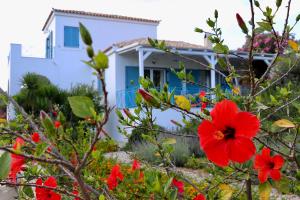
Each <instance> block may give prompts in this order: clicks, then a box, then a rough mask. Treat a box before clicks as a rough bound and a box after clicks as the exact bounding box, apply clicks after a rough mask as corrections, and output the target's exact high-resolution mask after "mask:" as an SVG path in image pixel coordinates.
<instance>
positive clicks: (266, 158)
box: [254, 147, 284, 183]
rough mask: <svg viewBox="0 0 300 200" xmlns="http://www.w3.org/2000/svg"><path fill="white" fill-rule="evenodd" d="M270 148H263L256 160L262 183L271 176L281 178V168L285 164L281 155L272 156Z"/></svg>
mask: <svg viewBox="0 0 300 200" xmlns="http://www.w3.org/2000/svg"><path fill="white" fill-rule="evenodd" d="M270 153H271V150H270V149H269V148H266V147H265V148H263V150H262V153H261V154H257V155H256V156H255V160H254V168H255V169H256V170H258V179H259V181H260V182H261V183H264V182H266V181H267V179H268V177H269V176H270V177H271V178H272V179H273V180H275V181H278V180H280V178H281V173H280V169H281V167H282V166H283V164H284V159H283V157H282V156H280V155H275V156H271V155H270Z"/></svg>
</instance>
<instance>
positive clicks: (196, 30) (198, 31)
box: [195, 28, 204, 33]
mask: <svg viewBox="0 0 300 200" xmlns="http://www.w3.org/2000/svg"><path fill="white" fill-rule="evenodd" d="M195 32H197V33H203V32H204V31H203V29H201V28H195Z"/></svg>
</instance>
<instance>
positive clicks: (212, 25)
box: [206, 18, 215, 28]
mask: <svg viewBox="0 0 300 200" xmlns="http://www.w3.org/2000/svg"><path fill="white" fill-rule="evenodd" d="M206 23H207V25H208V26H210V27H211V28H213V27H214V26H215V22H214V21H212V20H211V19H210V18H208V20H206Z"/></svg>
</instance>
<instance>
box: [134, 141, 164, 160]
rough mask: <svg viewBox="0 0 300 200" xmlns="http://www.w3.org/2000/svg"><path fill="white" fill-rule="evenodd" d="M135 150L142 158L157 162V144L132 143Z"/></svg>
mask: <svg viewBox="0 0 300 200" xmlns="http://www.w3.org/2000/svg"><path fill="white" fill-rule="evenodd" d="M132 150H133V152H134V153H135V154H136V155H137V156H138V157H139V158H141V159H143V160H146V161H148V162H150V163H157V162H158V161H159V160H158V157H157V156H155V152H156V150H157V148H156V146H155V145H153V144H150V143H148V142H141V143H136V144H134V145H132Z"/></svg>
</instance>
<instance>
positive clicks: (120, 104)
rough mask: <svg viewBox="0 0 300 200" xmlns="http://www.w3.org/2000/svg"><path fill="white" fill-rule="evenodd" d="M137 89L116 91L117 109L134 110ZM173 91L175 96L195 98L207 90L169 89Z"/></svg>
mask: <svg viewBox="0 0 300 200" xmlns="http://www.w3.org/2000/svg"><path fill="white" fill-rule="evenodd" d="M138 89H139V88H138V87H135V88H131V89H126V90H119V91H117V96H116V100H117V108H119V109H122V108H134V107H136V103H135V97H136V92H137V90H138ZM173 89H175V92H174V94H175V95H184V96H190V95H192V96H195V97H197V96H198V95H199V93H200V91H207V88H204V87H203V88H202V87H191V88H182V87H173V88H169V92H172V91H173Z"/></svg>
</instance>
